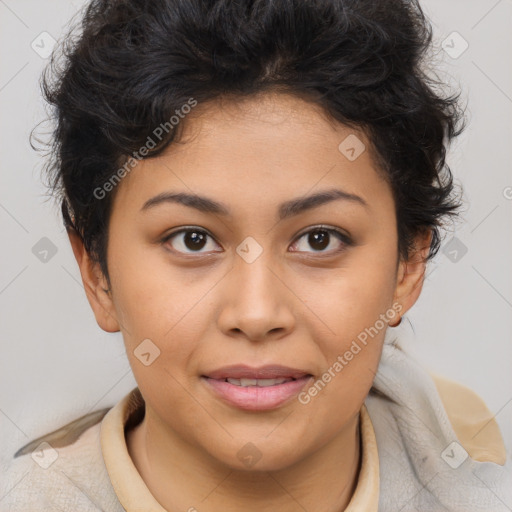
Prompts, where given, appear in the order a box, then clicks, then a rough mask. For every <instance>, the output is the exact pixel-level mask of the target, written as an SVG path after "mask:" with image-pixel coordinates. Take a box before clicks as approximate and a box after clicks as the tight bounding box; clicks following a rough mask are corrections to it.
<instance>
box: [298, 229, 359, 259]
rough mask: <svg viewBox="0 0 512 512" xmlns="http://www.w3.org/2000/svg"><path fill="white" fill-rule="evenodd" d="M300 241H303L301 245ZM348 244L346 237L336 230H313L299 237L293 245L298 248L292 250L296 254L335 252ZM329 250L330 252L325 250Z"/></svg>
mask: <svg viewBox="0 0 512 512" xmlns="http://www.w3.org/2000/svg"><path fill="white" fill-rule="evenodd" d="M333 235H334V236H333ZM301 240H304V242H303V243H302V244H301V243H300V242H301ZM336 242H337V243H336ZM349 244H350V241H349V239H348V237H347V236H346V235H344V234H343V233H341V232H340V231H337V230H336V229H329V228H315V229H312V230H310V231H308V232H306V233H304V234H303V235H301V236H300V237H299V238H298V240H297V242H295V243H294V245H293V246H294V247H298V248H297V249H293V250H294V251H297V252H324V253H325V252H337V251H340V250H342V249H344V248H345V246H346V245H349ZM305 246H309V247H311V248H312V249H313V251H308V250H307V247H306V248H304V247H305ZM329 248H330V249H331V250H326V249H329Z"/></svg>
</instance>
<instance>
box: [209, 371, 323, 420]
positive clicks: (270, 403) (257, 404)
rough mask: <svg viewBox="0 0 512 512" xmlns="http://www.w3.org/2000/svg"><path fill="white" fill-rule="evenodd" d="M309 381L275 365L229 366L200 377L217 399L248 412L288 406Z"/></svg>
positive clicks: (307, 375) (309, 377) (299, 374)
mask: <svg viewBox="0 0 512 512" xmlns="http://www.w3.org/2000/svg"><path fill="white" fill-rule="evenodd" d="M312 378H313V375H312V374H310V373H306V372H304V371H301V370H297V369H293V368H287V367H283V366H277V365H274V366H270V365H268V366H265V367H261V368H251V367H248V366H244V365H239V366H231V367H225V368H222V369H219V370H215V371H213V372H210V373H208V374H207V375H202V376H201V380H202V381H203V382H204V383H205V384H206V386H207V388H208V390H209V391H210V392H212V393H213V395H214V396H215V397H216V398H217V399H219V398H220V399H221V400H222V401H223V402H224V403H227V404H228V405H230V406H232V407H236V408H239V409H245V410H250V411H264V410H269V409H275V408H277V407H280V406H281V405H283V404H285V403H288V402H290V400H291V399H293V398H294V397H296V396H297V395H298V394H299V393H300V391H301V390H302V389H303V388H304V386H305V385H306V384H307V383H308V382H309V381H310V379H312Z"/></svg>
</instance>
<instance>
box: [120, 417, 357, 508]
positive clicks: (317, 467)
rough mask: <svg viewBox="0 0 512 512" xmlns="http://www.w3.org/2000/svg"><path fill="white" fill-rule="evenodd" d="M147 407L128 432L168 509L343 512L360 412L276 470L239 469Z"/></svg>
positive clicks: (352, 478) (134, 453)
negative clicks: (307, 452) (321, 442)
mask: <svg viewBox="0 0 512 512" xmlns="http://www.w3.org/2000/svg"><path fill="white" fill-rule="evenodd" d="M152 419H153V418H152V415H148V414H147V413H146V415H145V417H144V419H143V421H142V422H141V423H140V424H139V425H137V426H136V427H135V428H134V429H132V430H129V431H128V432H127V434H126V436H127V445H128V451H129V453H130V456H131V458H132V460H133V462H134V464H135V467H136V468H137V470H138V472H139V473H140V475H141V477H142V479H143V480H144V482H145V483H146V486H147V487H148V489H149V490H150V492H151V493H152V494H153V496H154V497H155V499H156V500H157V501H158V502H159V503H160V504H161V505H162V506H163V507H164V508H165V509H166V510H169V511H174V510H187V511H189V510H190V511H194V510H197V511H200V512H219V511H222V512H235V511H237V512H238V511H239V510H247V511H253V510H254V511H258V512H267V511H268V512H271V511H272V512H273V511H275V510H279V511H280V512H296V511H299V510H307V511H308V512H316V511H318V512H320V511H322V512H342V511H344V510H345V508H346V507H347V505H348V503H349V502H350V499H351V497H352V495H353V493H354V490H355V487H356V484H357V477H358V473H359V467H360V459H361V455H360V451H361V450H360V433H359V415H357V416H356V417H355V418H353V420H352V421H351V422H350V424H349V425H347V426H346V427H345V428H344V429H343V431H341V432H339V433H338V434H337V435H336V436H335V437H334V438H333V439H331V440H330V441H329V442H327V443H326V444H324V445H323V446H322V447H321V448H319V449H318V450H316V451H315V452H314V453H312V454H310V455H307V456H306V457H304V458H303V459H301V460H299V461H297V462H296V463H294V464H293V465H291V466H289V467H287V468H285V469H279V470H276V471H247V470H246V471H241V470H238V469H233V468H231V467H229V466H227V465H224V464H222V463H221V462H219V461H217V460H214V459H212V457H211V456H209V455H205V454H204V453H203V452H202V451H201V450H200V449H198V448H197V447H193V446H191V445H190V444H188V443H187V442H186V441H184V440H183V439H181V438H180V437H179V436H178V435H177V434H176V433H175V432H173V431H172V432H171V435H169V434H170V432H169V430H168V429H165V428H164V427H161V426H160V425H159V424H158V421H152Z"/></svg>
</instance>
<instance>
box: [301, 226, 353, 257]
mask: <svg viewBox="0 0 512 512" xmlns="http://www.w3.org/2000/svg"><path fill="white" fill-rule="evenodd" d="M322 230H323V231H327V232H329V233H331V234H332V233H333V234H334V235H335V236H336V237H337V238H338V239H339V240H340V241H341V242H342V243H343V247H341V248H340V249H337V250H331V251H294V252H301V253H306V254H308V253H310V252H311V253H313V254H317V255H318V256H320V257H322V256H326V257H327V256H332V255H333V254H337V253H339V252H341V251H343V250H344V249H346V247H348V246H352V245H354V241H353V240H352V237H351V236H350V235H349V234H347V233H345V232H344V231H343V230H341V229H340V228H337V227H334V226H329V225H327V224H313V225H312V226H308V227H307V228H304V230H303V231H301V232H300V233H299V234H298V235H297V236H296V237H295V238H294V240H293V242H292V245H294V244H296V243H297V242H298V241H299V240H300V239H301V238H302V237H303V236H304V235H307V234H308V233H311V232H314V231H322Z"/></svg>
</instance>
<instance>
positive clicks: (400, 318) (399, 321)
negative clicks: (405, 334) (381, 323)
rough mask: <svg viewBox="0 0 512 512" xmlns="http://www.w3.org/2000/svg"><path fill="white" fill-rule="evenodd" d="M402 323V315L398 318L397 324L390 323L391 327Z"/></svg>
mask: <svg viewBox="0 0 512 512" xmlns="http://www.w3.org/2000/svg"><path fill="white" fill-rule="evenodd" d="M401 323H402V317H401V316H400V317H399V318H398V322H397V323H396V324H389V326H390V327H398V326H399V325H400V324H401Z"/></svg>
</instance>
